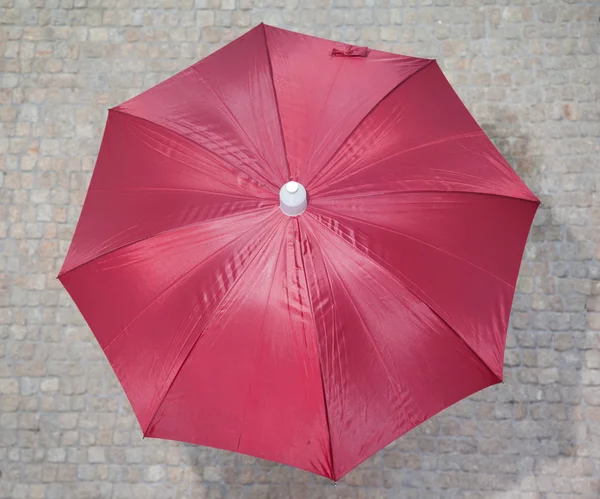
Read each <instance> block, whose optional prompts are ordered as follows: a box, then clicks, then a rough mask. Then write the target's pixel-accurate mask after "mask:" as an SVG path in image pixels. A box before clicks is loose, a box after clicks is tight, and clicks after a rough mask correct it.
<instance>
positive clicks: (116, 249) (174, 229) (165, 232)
mask: <svg viewBox="0 0 600 499" xmlns="http://www.w3.org/2000/svg"><path fill="white" fill-rule="evenodd" d="M273 207H274V206H263V207H259V208H251V209H249V210H246V211H243V212H241V213H235V214H233V215H227V216H225V217H215V218H208V219H206V220H202V221H200V222H193V223H189V224H184V225H181V226H180V227H175V228H173V229H168V230H163V231H160V232H157V233H156V234H151V235H149V236H147V237H142V238H140V239H137V240H135V241H132V242H130V243H126V244H123V245H121V246H119V247H117V248H114V249H112V250H109V251H106V252H104V253H101V254H100V255H98V256H95V257H94V258H91V259H90V260H87V261H85V262H83V263H80V264H78V265H76V266H75V267H73V268H70V269H68V270H66V271H65V272H61V273H59V274H58V277H57V278H58V279H60V278H61V277H64V276H66V275H67V274H69V273H71V272H73V271H74V270H77V269H79V268H81V267H84V266H86V265H88V264H90V263H92V262H94V261H96V260H98V259H100V258H102V257H105V256H107V255H110V254H112V253H114V252H115V251H119V250H122V249H124V248H128V247H129V246H133V245H135V244H138V243H141V242H144V241H147V240H148V239H153V238H155V237H159V236H163V235H165V234H171V233H173V232H178V231H180V230H185V229H189V228H190V227H197V226H200V225H202V224H205V223H210V222H215V221H217V220H225V219H227V218H234V217H237V216H240V215H249V214H250V213H254V212H258V211H261V210H267V209H273Z"/></svg>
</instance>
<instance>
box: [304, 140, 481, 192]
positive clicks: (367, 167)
mask: <svg viewBox="0 0 600 499" xmlns="http://www.w3.org/2000/svg"><path fill="white" fill-rule="evenodd" d="M482 135H485V133H484V132H483V131H480V132H472V133H462V134H460V135H450V136H448V137H443V138H441V139H437V140H431V141H429V142H425V143H424V144H419V145H417V146H413V147H409V148H408V149H403V150H402V151H398V152H395V153H393V154H389V155H387V156H386V157H384V158H380V159H378V160H377V161H373V162H372V163H369V164H367V165H365V166H363V167H362V168H359V169H358V170H356V171H354V172H352V173H350V174H349V175H346V176H344V175H343V172H342V175H337V176H334V177H333V178H332V179H329V180H328V182H327V183H328V184H329V185H333V184H335V183H336V182H338V181H339V180H340V178H343V179H344V181H346V180H348V179H350V178H352V177H354V176H356V175H358V174H359V173H361V172H363V171H365V170H368V169H369V168H372V167H373V166H375V165H378V164H379V163H383V162H384V161H388V160H390V159H392V158H395V157H397V156H402V155H403V154H406V153H409V152H412V151H417V150H419V149H425V148H427V147H431V146H436V145H439V144H445V143H446V142H451V141H454V140H459V139H466V138H471V137H480V136H482ZM367 142H368V141H367ZM325 180H326V178H325V177H323V178H322V181H321V183H320V184H318V185H317V186H315V187H314V188H313V191H314V192H315V193H316V192H318V190H319V187H320V186H321V185H322V184H323V182H324V181H325Z"/></svg>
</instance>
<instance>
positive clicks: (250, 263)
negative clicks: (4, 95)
mask: <svg viewBox="0 0 600 499" xmlns="http://www.w3.org/2000/svg"><path fill="white" fill-rule="evenodd" d="M289 181H291V182H289ZM288 182H289V183H288ZM538 205H539V201H538V199H537V198H536V196H534V195H533V194H532V192H531V191H530V190H529V189H528V188H527V186H526V185H525V184H524V183H523V182H522V181H521V180H520V179H519V177H518V176H517V175H516V174H515V173H514V171H513V170H512V169H511V168H510V166H509V165H508V164H507V162H506V161H505V160H504V159H503V158H502V156H501V155H500V153H499V152H498V151H497V150H496V148H495V147H494V146H493V144H492V143H491V142H490V140H489V139H488V138H487V136H486V135H485V133H484V132H483V131H482V129H481V128H480V127H479V126H478V125H477V123H476V122H475V120H474V119H473V118H472V117H471V115H470V114H469V112H468V111H467V109H466V108H465V106H464V105H463V104H462V103H461V101H460V99H459V98H458V97H457V95H456V94H455V92H454V91H453V89H452V88H451V86H450V84H449V83H448V81H447V80H446V79H445V77H444V75H443V74H442V72H441V70H440V68H439V67H438V65H437V64H436V62H435V61H433V60H428V59H419V58H415V57H407V56H402V55H396V54H390V53H385V52H380V51H376V50H369V49H367V48H361V47H354V46H347V45H343V44H341V43H337V42H333V41H328V40H323V39H320V38H314V37H310V36H305V35H301V34H297V33H293V32H290V31H286V30H282V29H276V28H273V27H270V26H265V25H260V26H258V27H256V28H255V29H252V30H251V31H249V32H248V33H247V34H245V35H243V36H242V37H240V38H238V39H237V40H235V41H233V42H232V43H230V44H229V45H227V46H225V47H224V48H222V49H221V50H219V51H218V52H216V53H215V54H213V55H211V56H209V57H207V58H205V59H204V60H202V61H200V62H198V63H197V64H194V65H193V66H191V67H189V68H188V69H186V70H184V71H182V72H181V73H179V74H177V75H175V76H173V77H172V78H170V79H168V80H166V81H165V82H163V83H161V84H159V85H157V86H155V87H154V88H151V89H150V90H148V91H146V92H144V93H142V94H140V95H138V96H137V97H134V98H133V99H131V100H129V101H127V102H125V103H123V104H121V105H119V106H117V107H115V108H113V109H111V110H110V112H109V115H108V121H107V124H106V129H105V132H104V137H103V140H102V146H101V149H100V153H99V156H98V161H97V163H96V167H95V170H94V173H93V177H92V180H91V185H90V188H89V192H88V194H87V197H86V199H85V203H84V206H83V211H82V214H81V218H80V220H79V223H78V225H77V228H76V231H75V235H74V238H73V242H72V244H71V247H70V249H69V252H68V255H67V257H66V260H65V262H64V265H63V267H62V270H61V271H60V276H59V277H60V280H61V282H62V283H63V284H64V286H65V287H66V289H67V290H68V292H69V293H70V295H71V297H72V298H73V300H74V301H75V303H76V304H77V306H78V307H79V310H80V311H81V313H82V314H83V316H84V317H85V319H86V321H87V323H88V324H89V326H90V328H91V329H92V331H93V332H94V335H95V336H96V338H97V340H98V342H99V344H100V346H101V347H102V349H103V351H104V353H105V354H106V357H107V358H108V360H109V362H110V364H111V365H112V367H113V369H114V371H115V373H116V375H117V377H118V379H119V380H120V382H121V384H122V385H123V388H124V390H125V392H126V394H127V397H128V398H129V401H130V402H131V405H132V407H133V410H134V411H135V414H136V416H137V418H138V420H139V423H140V425H141V428H142V430H143V433H144V435H145V436H146V437H158V438H164V439H172V440H179V441H186V442H192V443H195V444H201V445H206V446H211V447H217V448H221V449H228V450H231V451H236V452H239V453H243V454H249V455H253V456H258V457H261V458H265V459H269V460H272V461H277V462H281V463H285V464H288V465H292V466H295V467H298V468H302V469H304V470H309V471H311V472H314V473H318V474H320V475H323V476H326V477H329V478H331V479H334V480H337V479H339V478H340V477H341V476H343V475H344V474H346V473H347V472H348V471H350V470H351V469H353V468H354V467H356V466H357V465H358V464H359V463H361V462H362V461H363V460H365V459H367V458H368V457H369V456H371V455H372V454H374V453H375V452H377V451H378V450H380V449H381V448H383V447H384V446H386V445H387V444H389V443H390V442H391V441H393V440H394V439H396V438H398V437H399V436H400V435H402V434H404V433H406V432H407V431H409V430H410V429H412V428H414V427H415V426H417V425H418V424H420V423H422V422H423V421H425V420H426V419H428V418H430V417H431V416H433V415H434V414H436V413H438V412H439V411H441V410H442V409H444V408H446V407H448V406H450V405H451V404H453V403H455V402H457V401H458V400H460V399H462V398H464V397H466V396H468V395H470V394H472V393H474V392H477V391H478V390H481V389H483V388H485V387H487V386H490V385H493V384H495V383H498V382H500V381H501V380H502V366H503V356H504V346H505V338H506V330H507V325H508V320H509V313H510V309H511V304H512V299H513V294H514V290H515V282H516V279H517V274H518V271H519V266H520V262H521V258H522V254H523V250H524V245H525V241H526V238H527V235H528V232H529V229H530V225H531V223H532V220H533V217H534V214H535V212H536V210H537V207H538ZM303 210H305V211H303Z"/></svg>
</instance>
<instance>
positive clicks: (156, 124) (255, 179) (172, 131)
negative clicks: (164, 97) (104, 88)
mask: <svg viewBox="0 0 600 499" xmlns="http://www.w3.org/2000/svg"><path fill="white" fill-rule="evenodd" d="M110 111H112V112H115V113H120V114H123V115H126V116H131V117H132V118H137V119H139V120H143V121H146V122H147V123H151V124H152V125H155V126H157V127H160V128H162V129H164V130H167V131H168V132H169V133H173V134H175V135H177V136H178V137H181V138H182V139H184V140H187V141H189V142H190V143H192V144H194V145H196V146H198V147H200V148H201V149H203V150H204V151H206V152H207V153H208V154H210V155H211V156H213V157H215V158H217V159H219V160H221V161H222V162H223V163H225V164H227V165H229V167H230V168H231V170H229V173H235V172H237V173H243V174H245V175H248V174H247V173H246V172H243V171H241V170H238V169H237V168H236V167H235V165H233V164H232V163H230V162H229V161H227V160H225V159H224V158H222V157H221V156H219V155H217V154H215V153H214V152H212V151H210V150H209V149H207V148H206V146H204V145H202V144H199V143H198V142H196V141H195V140H192V139H190V138H189V137H186V136H185V135H182V134H180V133H178V132H176V131H175V130H172V129H171V128H169V127H168V126H165V125H163V124H162V123H157V122H155V121H152V120H150V119H148V118H144V117H143V116H138V115H136V114H131V113H128V112H125V111H123V110H122V109H119V108H112V109H111V110H110ZM251 171H252V173H253V174H254V175H257V176H258V178H257V177H256V176H252V179H253V180H254V181H255V182H256V184H257V185H258V186H260V187H262V188H263V189H264V190H265V191H267V192H272V191H269V189H266V188H265V186H264V185H263V183H264V184H266V185H269V186H270V187H272V188H274V186H273V184H271V182H269V181H267V180H266V179H265V178H263V177H262V175H260V174H258V173H257V172H256V171H254V170H252V169H251Z"/></svg>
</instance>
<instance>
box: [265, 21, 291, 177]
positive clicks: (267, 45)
mask: <svg viewBox="0 0 600 499" xmlns="http://www.w3.org/2000/svg"><path fill="white" fill-rule="evenodd" d="M262 27H263V36H264V39H265V47H266V50H267V61H268V62H269V73H270V75H271V85H272V86H273V98H274V99H275V110H276V111H277V122H278V125H279V134H280V135H281V143H282V144H283V154H284V156H285V166H286V169H287V174H288V179H291V178H292V172H291V170H290V159H289V158H288V152H287V144H286V141H285V135H284V133H283V123H282V122H281V112H280V111H279V98H278V97H277V88H275V76H274V73H273V61H272V60H271V52H270V50H269V40H268V38H267V27H266V26H265V24H262Z"/></svg>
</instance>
